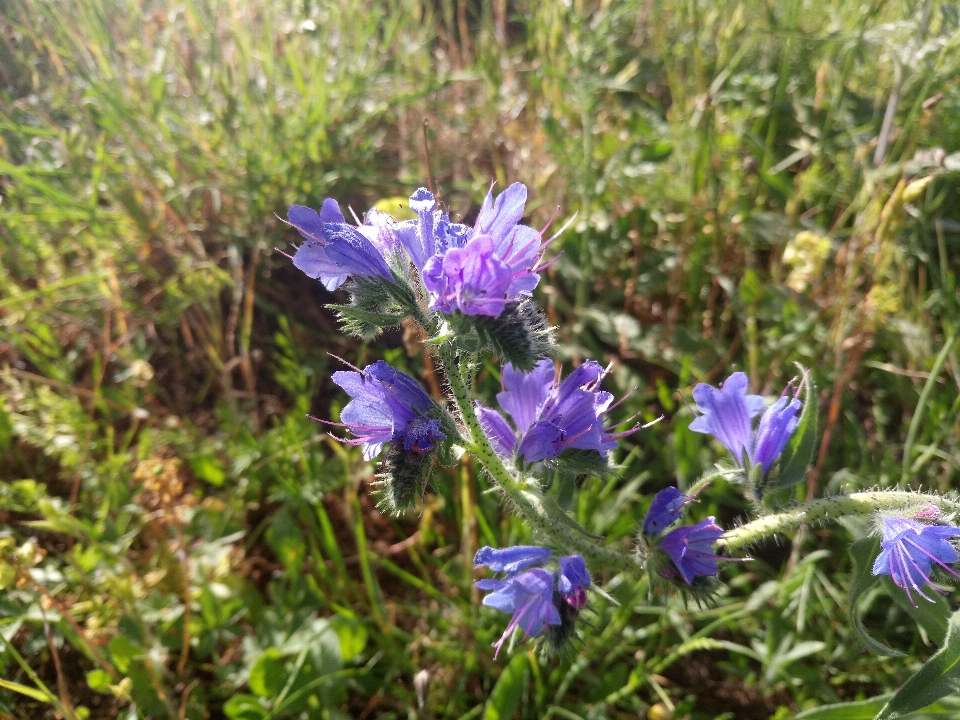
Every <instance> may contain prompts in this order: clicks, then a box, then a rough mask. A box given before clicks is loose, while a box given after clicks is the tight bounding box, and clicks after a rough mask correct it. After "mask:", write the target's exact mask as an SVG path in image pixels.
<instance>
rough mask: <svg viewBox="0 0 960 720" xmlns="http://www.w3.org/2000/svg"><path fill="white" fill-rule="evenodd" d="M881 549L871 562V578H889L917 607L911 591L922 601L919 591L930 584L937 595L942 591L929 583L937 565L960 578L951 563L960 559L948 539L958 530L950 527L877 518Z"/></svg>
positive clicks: (923, 596) (959, 532)
mask: <svg viewBox="0 0 960 720" xmlns="http://www.w3.org/2000/svg"><path fill="white" fill-rule="evenodd" d="M880 533H881V537H882V540H881V542H880V547H881V548H882V550H881V551H880V554H879V555H878V556H877V559H876V562H874V563H873V574H874V575H889V576H890V577H891V578H892V579H893V583H894V585H896V586H897V587H899V588H903V589H904V590H906V592H907V597H908V598H909V599H910V602H911V603H913V605H914V606H916V604H917V603H916V602H915V601H914V599H913V595H912V594H911V592H910V591H911V589H912V590H913V591H914V592H916V593H917V595H919V596H920V597H922V598H923V599H924V600H929V601H930V602H933V600H932V599H931V598H929V597H927V596H926V595H925V594H924V593H923V590H922V589H921V588H923V587H924V586H925V585H928V584H929V585H930V587H932V588H933V589H934V590H935V591H937V592H938V593H943V590H941V589H940V588H938V587H937V586H936V585H934V584H932V583H931V582H930V572H931V571H932V569H933V565H934V564H937V565H939V566H940V567H941V568H943V569H944V570H946V571H947V572H948V573H950V574H951V575H953V576H954V577H956V578H960V574H958V573H957V572H956V571H955V570H954V569H953V568H951V567H950V564H952V563H955V562H957V561H958V560H960V555H958V554H957V549H956V548H955V547H954V546H953V544H952V543H951V542H950V540H949V538H952V537H957V536H960V528H958V527H953V526H952V525H927V524H924V523H921V522H918V521H917V520H914V519H911V518H905V517H896V516H890V515H881V516H880Z"/></svg>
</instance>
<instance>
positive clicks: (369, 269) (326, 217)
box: [287, 198, 393, 290]
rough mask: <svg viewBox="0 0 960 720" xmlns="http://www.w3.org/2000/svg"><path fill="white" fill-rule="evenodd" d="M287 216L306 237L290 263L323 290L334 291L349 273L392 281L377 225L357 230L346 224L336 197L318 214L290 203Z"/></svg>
mask: <svg viewBox="0 0 960 720" xmlns="http://www.w3.org/2000/svg"><path fill="white" fill-rule="evenodd" d="M287 219H288V220H289V221H290V224H291V225H293V226H294V227H295V228H296V229H297V231H298V232H299V233H300V234H301V235H302V236H303V237H304V238H305V239H306V242H304V243H303V244H302V245H300V247H299V248H298V249H297V252H296V254H295V255H294V256H293V264H294V265H295V266H296V267H297V268H299V269H300V270H302V271H303V272H304V273H306V275H307V276H309V277H312V278H315V279H319V280H320V282H322V283H323V285H324V287H325V288H327V290H336V289H337V288H338V287H340V285H342V284H343V283H344V281H345V280H346V279H347V278H348V277H350V276H356V277H382V278H384V279H386V280H388V281H390V282H393V276H392V274H391V272H390V268H389V267H388V266H387V263H386V261H385V260H384V250H385V248H386V243H384V242H381V241H380V240H379V238H380V236H381V233H380V230H379V228H364V229H363V230H362V231H361V229H358V228H356V227H354V226H352V225H348V224H347V222H346V220H345V219H344V217H343V213H341V212H340V206H339V205H337V201H336V200H332V199H330V198H327V199H326V200H324V201H323V206H322V207H321V209H320V212H319V213H317V211H316V210H313V209H311V208H308V207H304V206H302V205H293V206H291V207H290V210H289V211H288V212H287ZM368 236H373V237H374V239H375V241H371V239H370V237H368Z"/></svg>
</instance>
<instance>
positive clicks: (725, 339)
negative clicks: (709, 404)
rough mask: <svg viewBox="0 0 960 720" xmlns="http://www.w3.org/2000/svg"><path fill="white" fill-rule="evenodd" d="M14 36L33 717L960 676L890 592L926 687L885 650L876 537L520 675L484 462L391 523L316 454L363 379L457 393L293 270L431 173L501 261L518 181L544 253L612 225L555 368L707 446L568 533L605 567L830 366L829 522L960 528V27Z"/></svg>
mask: <svg viewBox="0 0 960 720" xmlns="http://www.w3.org/2000/svg"><path fill="white" fill-rule="evenodd" d="M0 8H2V12H0V93H2V94H0V200H2V202H0V250H2V252H0V387H2V398H0V523H2V525H0V558H2V562H0V584H2V585H3V586H4V587H5V589H4V590H3V591H2V594H0V638H2V640H3V644H4V651H3V654H2V655H0V676H2V677H3V678H5V679H4V680H3V681H2V682H0V718H6V717H13V718H18V719H19V718H40V717H50V718H53V717H63V718H70V719H73V718H77V719H79V720H83V719H85V718H87V717H90V718H136V717H157V718H170V719H171V720H173V719H174V718H178V719H182V718H190V719H191V720H193V719H199V718H231V719H232V720H264V719H265V718H270V719H273V718H277V719H280V718H327V717H330V718H334V717H356V718H372V717H420V718H434V717H436V718H440V717H443V718H465V717H475V718H480V717H483V718H488V717H489V718H508V717H522V718H546V717H555V718H605V717H611V718H621V717H622V718H626V717H637V716H638V715H639V716H643V715H644V714H645V713H646V714H647V716H648V717H650V718H662V717H668V716H669V714H670V713H672V714H673V716H674V717H677V718H680V717H690V718H695V719H699V718H715V717H727V718H766V717H777V718H788V717H792V716H793V714H794V713H795V712H797V711H799V710H802V709H805V708H813V707H818V706H821V705H824V704H828V703H832V702H838V701H841V700H857V699H865V698H870V697H873V696H877V695H880V694H882V693H884V692H887V691H890V690H893V689H895V688H896V687H898V686H899V685H901V684H902V682H903V681H904V679H905V678H906V677H908V676H909V674H910V673H911V671H912V670H914V669H915V668H916V667H917V665H918V664H919V663H920V662H921V661H922V660H923V659H925V658H926V657H928V656H929V655H930V654H931V652H932V651H933V647H932V644H931V643H936V642H938V641H939V640H942V628H940V632H941V634H940V637H938V636H937V634H938V629H937V627H935V626H934V625H935V624H934V625H931V624H930V623H927V624H924V623H923V621H922V618H921V622H920V625H919V629H918V625H917V622H916V621H915V619H914V617H913V615H911V614H910V613H909V612H908V610H909V607H904V605H905V603H904V602H899V603H897V602H894V603H891V602H889V600H888V598H889V597H890V595H891V594H890V593H888V592H886V590H878V589H874V590H872V591H870V592H869V593H867V595H866V596H864V597H861V598H859V608H860V612H861V615H862V618H863V620H864V622H865V623H866V625H867V627H868V628H869V631H870V632H871V634H872V635H874V636H875V637H877V638H881V639H883V640H884V642H886V643H888V644H889V645H891V646H893V647H894V648H896V649H898V650H900V651H902V652H903V653H904V654H903V655H902V656H901V657H896V658H880V657H876V656H873V655H870V654H868V653H867V652H866V651H865V649H864V647H863V645H862V644H861V643H860V641H859V640H858V638H857V636H856V635H855V634H854V631H853V629H852V627H851V621H850V618H849V614H848V607H847V590H848V586H849V574H850V572H851V566H850V561H849V559H848V556H847V550H846V548H847V546H848V544H849V541H850V540H851V539H856V538H859V537H863V536H864V535H865V534H866V533H867V532H868V530H869V528H866V527H863V526H857V525H854V524H850V525H848V526H845V527H843V528H836V527H835V528H830V529H826V528H808V529H805V530H802V531H801V532H800V533H799V534H798V535H797V536H796V537H795V538H789V539H788V538H784V539H783V540H782V542H779V543H770V544H767V545H764V546H761V547H757V548H754V551H753V556H754V558H755V559H754V561H753V562H749V563H742V564H740V563H738V564H733V563H731V564H729V565H726V566H725V567H724V570H723V578H724V580H726V584H725V585H724V586H723V589H722V590H721V591H720V592H719V594H718V596H717V597H716V598H714V600H713V601H712V602H710V603H708V604H705V605H703V606H700V607H698V606H695V605H690V606H687V605H685V604H684V602H683V601H682V599H681V598H679V597H675V596H674V597H664V596H663V595H657V596H651V594H650V588H649V587H648V586H647V582H646V580H641V581H636V580H634V579H629V580H628V579H626V578H625V577H602V578H596V580H598V581H599V582H600V583H601V584H602V586H603V587H604V588H605V589H606V591H607V592H608V593H609V594H610V596H611V597H612V598H613V599H614V600H615V601H616V604H615V603H614V602H610V601H605V600H603V599H601V598H596V599H591V610H590V612H588V613H587V618H586V620H587V622H586V627H585V628H584V632H583V636H582V638H581V639H580V640H579V641H578V643H577V645H576V647H575V648H574V650H573V651H572V652H571V653H570V654H569V655H568V656H564V657H557V658H546V657H541V656H539V655H538V654H537V653H536V652H534V651H533V650H531V649H530V647H529V646H528V645H517V646H516V647H514V648H513V649H512V650H511V651H510V652H504V653H502V654H501V657H500V659H499V660H497V661H494V659H493V652H492V649H491V648H490V644H491V642H493V641H494V640H495V639H496V638H497V637H498V636H499V635H500V633H501V632H502V628H503V625H504V617H503V616H502V615H498V614H497V613H495V612H494V611H492V610H490V609H488V608H483V607H482V606H480V604H479V595H478V593H477V591H476V590H475V589H474V588H473V586H472V581H473V579H474V572H473V568H472V557H473V553H474V552H475V550H476V549H477V548H478V547H479V546H482V545H487V544H489V545H493V546H503V545H506V544H511V543H518V542H530V541H532V540H535V538H531V537H530V534H529V530H528V528H527V527H526V526H525V525H524V524H523V523H522V522H521V521H519V520H518V519H515V518H513V517H511V515H510V514H509V513H507V512H505V511H504V508H503V507H502V506H501V502H500V498H499V497H498V496H496V495H494V494H491V493H490V492H488V489H487V487H486V485H485V483H484V481H483V479H482V478H481V477H479V476H478V473H477V472H476V468H474V467H473V466H472V465H471V464H469V463H466V464H464V465H463V466H462V467H460V468H458V469H455V470H452V471H444V472H443V473H438V474H437V475H436V476H435V477H434V478H433V479H432V480H431V487H430V489H429V492H428V493H427V494H426V496H425V498H424V500H423V503H422V507H421V508H420V510H419V512H417V513H414V514H410V515H407V516H403V517H401V518H392V517H389V516H385V515H382V514H380V513H379V512H378V511H377V510H376V508H375V503H376V500H375V498H374V497H372V492H371V491H372V487H371V483H372V481H373V479H374V478H373V474H374V472H375V470H376V468H374V467H371V465H370V464H369V463H365V462H363V461H362V459H361V458H360V456H359V453H357V452H354V451H353V450H352V449H350V448H345V447H344V446H342V445H339V444H337V443H336V442H333V441H332V440H331V439H330V438H329V437H327V436H326V435H325V433H324V431H323V429H322V428H321V427H320V426H319V425H318V424H316V423H314V422H313V421H312V420H310V419H308V418H307V417H306V416H307V414H308V413H309V414H313V415H316V416H319V417H324V418H328V417H334V418H335V417H337V416H338V415H337V413H338V411H339V409H340V408H341V407H342V406H343V404H344V402H345V398H344V396H343V395H342V393H339V392H338V391H336V388H335V387H334V386H333V385H332V383H331V382H330V379H329V375H330V373H331V372H332V370H333V369H336V363H335V361H334V360H332V359H331V358H330V356H329V353H334V354H336V355H339V356H341V357H344V358H346V359H348V360H349V361H350V362H353V363H355V364H357V365H362V364H365V363H367V362H371V361H373V360H375V359H377V358H380V357H384V358H386V359H388V360H390V361H391V362H392V363H394V364H395V365H396V366H397V367H400V368H402V369H405V370H407V371H408V372H410V373H411V374H414V375H417V376H423V377H424V378H425V379H426V380H427V381H428V384H429V382H433V383H434V384H435V385H434V386H435V387H437V385H436V383H437V380H436V378H435V377H433V376H432V375H431V372H432V371H431V367H432V365H431V364H430V363H429V362H425V359H424V357H423V356H422V354H418V353H417V352H415V343H413V342H411V341H410V339H411V338H410V335H405V334H404V332H393V333H388V334H386V335H385V336H383V337H382V338H380V339H378V340H375V341H372V342H363V343H361V342H358V341H356V340H353V339H350V338H347V337H346V336H344V335H341V334H339V333H338V330H337V326H336V322H335V319H334V317H333V315H332V313H330V312H329V311H327V310H326V309H325V307H324V305H325V304H327V303H330V302H335V301H336V300H337V296H336V295H332V294H330V293H327V292H326V291H324V290H323V288H322V287H321V286H320V285H319V283H317V282H315V281H310V280H308V279H307V278H305V277H303V276H302V275H301V274H300V273H299V272H298V271H296V270H295V269H293V268H292V267H291V266H290V263H289V261H288V260H287V259H286V258H285V257H284V256H283V255H282V254H281V253H279V252H276V251H275V250H274V248H280V249H289V247H290V244H291V243H293V242H294V241H295V240H296V238H295V233H293V232H291V230H290V229H289V228H288V227H287V226H285V225H284V224H283V223H282V222H281V221H280V220H279V219H278V216H280V217H282V216H283V215H284V214H285V211H286V209H287V207H288V206H289V205H290V204H291V203H294V202H296V203H300V204H306V205H312V206H318V205H319V204H320V202H321V201H322V199H323V198H324V197H331V196H332V197H336V198H338V199H340V200H341V202H342V203H344V202H345V203H349V204H351V205H352V207H353V208H354V209H356V210H357V212H358V213H359V212H361V211H362V210H363V209H364V208H367V207H369V206H371V205H372V204H373V203H374V202H377V201H379V200H383V199H387V200H386V201H385V203H384V206H392V207H396V206H397V205H398V204H399V203H400V202H403V201H404V198H405V197H406V196H407V195H408V194H409V193H410V192H411V191H412V190H413V189H414V188H416V187H417V186H419V185H422V184H424V183H425V182H426V180H427V173H428V171H429V172H430V174H431V175H432V177H431V180H432V182H434V183H435V184H436V186H438V187H439V188H440V189H441V190H442V197H443V201H444V203H445V204H447V205H448V206H449V208H450V210H451V213H453V214H456V215H460V216H462V217H463V218H465V219H466V220H468V221H469V220H472V218H473V214H474V213H475V212H476V209H477V208H478V206H479V201H480V200H481V199H482V196H483V193H485V192H486V190H487V187H488V185H489V183H490V182H491V181H493V180H496V181H497V182H498V183H499V185H500V187H504V186H505V184H508V183H510V182H514V181H521V182H524V183H526V184H527V185H528V186H529V187H530V194H531V203H530V204H529V205H528V209H529V216H528V220H529V221H530V224H533V225H537V226H542V225H543V224H544V223H545V222H546V220H547V219H548V218H549V217H550V215H551V214H552V212H553V210H554V208H555V207H557V206H559V207H560V218H561V219H565V218H567V217H570V216H571V215H572V214H573V213H574V212H576V213H577V217H576V220H575V221H574V223H573V225H572V226H571V228H570V229H569V230H568V231H567V232H566V233H565V234H564V235H563V236H562V237H561V238H560V239H559V240H558V241H557V242H556V243H555V245H554V248H555V249H556V250H557V251H562V252H563V255H562V257H561V258H560V260H559V261H558V262H557V263H556V264H555V265H553V266H552V267H551V269H550V270H549V272H548V277H547V278H546V280H545V281H544V282H543V283H542V284H541V290H538V299H539V300H540V301H541V303H543V304H545V306H546V307H547V308H548V312H549V316H550V319H551V321H552V322H553V323H554V324H555V325H556V326H557V328H558V329H557V336H558V340H559V341H560V345H559V348H560V349H559V354H560V357H561V358H562V359H563V360H564V361H566V362H578V361H580V360H582V359H584V358H587V357H593V358H606V359H616V360H617V365H616V369H615V370H614V372H613V375H612V378H611V380H608V381H607V382H608V383H609V385H610V389H611V390H612V391H615V392H616V394H618V395H620V394H622V393H623V392H625V391H627V390H629V389H630V388H632V387H634V386H636V387H638V388H639V389H638V391H637V392H636V393H635V394H634V395H633V396H631V398H630V400H629V401H628V402H627V403H625V407H624V417H626V416H627V415H630V414H632V413H641V416H642V417H643V418H645V419H646V420H653V419H654V418H656V417H658V416H660V415H661V414H666V416H667V417H668V418H669V420H668V421H667V422H663V423H660V424H658V425H655V426H653V427H651V428H649V429H647V430H644V431H643V432H640V433H637V434H636V435H635V436H633V437H632V438H630V439H629V440H627V441H625V442H624V443H623V446H622V449H621V452H620V456H619V458H618V460H619V461H620V463H621V464H622V466H623V468H622V471H621V473H620V475H619V476H615V477H610V478H607V479H603V480H598V479H590V480H588V481H586V482H585V483H583V484H582V485H581V486H580V487H579V488H578V490H577V493H576V496H575V498H573V504H572V513H573V514H574V516H575V517H576V519H577V520H578V521H579V522H580V523H581V524H583V525H584V526H585V527H586V528H587V529H589V530H590V531H592V532H596V533H599V534H603V535H605V536H606V537H607V539H608V541H610V542H616V541H618V540H622V539H626V538H629V537H630V536H631V535H632V534H633V533H634V532H635V527H636V523H637V521H638V520H639V519H641V518H642V515H643V512H644V510H645V507H646V505H647V503H648V501H649V497H650V496H651V495H652V494H653V492H655V491H657V490H659V489H661V488H662V487H664V486H666V485H667V484H671V483H677V484H679V485H680V486H681V487H684V486H687V485H689V484H690V483H692V482H693V481H694V480H695V479H696V478H697V477H698V476H699V475H700V473H702V472H703V471H704V470H705V469H707V468H709V467H710V466H711V464H712V463H713V462H714V461H715V460H717V459H719V458H720V455H719V453H718V452H717V448H714V447H713V446H711V445H710V444H709V443H708V442H706V440H705V438H704V437H703V436H699V435H696V434H695V433H692V432H691V431H689V429H688V428H687V425H688V424H689V422H690V420H691V419H692V415H691V413H690V412H689V411H688V410H687V409H686V408H685V406H684V404H683V402H682V397H686V398H689V390H690V388H691V387H692V385H693V384H694V383H695V382H698V381H712V382H714V383H716V382H718V381H719V380H722V379H723V378H724V377H725V376H726V375H727V374H728V373H729V372H730V371H731V370H732V369H734V368H739V369H743V370H746V371H747V372H748V373H749V375H750V377H751V381H752V385H753V390H754V391H757V392H763V393H766V394H777V393H779V391H780V389H781V388H782V387H783V385H784V384H785V383H786V381H787V380H789V379H790V378H791V377H793V376H794V375H796V374H797V369H796V367H795V365H794V363H796V362H799V363H800V364H802V365H803V366H804V367H808V368H811V369H812V372H813V377H814V378H815V380H816V382H817V383H818V386H819V387H820V389H821V393H820V410H821V428H822V438H821V443H820V446H819V448H820V449H819V453H818V455H817V456H816V461H815V465H814V467H813V468H812V470H811V471H810V473H809V475H808V477H807V483H806V485H805V486H804V487H802V488H801V489H800V490H799V491H798V497H804V496H806V497H813V496H816V495H821V494H825V493H837V492H843V491H854V490H858V489H862V488H891V487H894V486H895V485H897V484H901V486H903V487H908V488H920V487H923V488H926V489H933V490H937V491H949V490H952V489H956V487H957V483H958V482H960V412H958V411H960V347H958V344H957V333H958V331H960V307H958V295H957V288H956V278H957V274H958V272H960V210H958V208H960V183H958V175H957V171H958V170H960V113H958V112H957V111H958V109H960V87H958V84H957V78H958V77H960V75H958V69H960V30H958V21H957V17H958V15H957V8H956V6H955V5H950V4H936V5H934V4H933V3H931V2H920V3H916V4H909V3H899V2H891V1H889V0H886V1H885V0H873V1H872V2H864V3H843V4H837V5H836V6H834V5H833V4H831V3H826V2H823V1H822V0H806V1H804V2H800V1H793V2H786V3H769V2H760V1H759V0H743V1H741V2H723V1H720V0H690V1H689V2H682V3H671V2H663V1H661V0H644V1H643V2H639V1H637V2H607V1H602V2H597V3H590V4H588V3H585V2H582V1H581V0H571V2H567V3H561V2H544V3H538V2H516V3H514V2H507V1H506V0H495V1H494V2H492V3H467V2H466V1H465V0H457V1H456V2H454V0H439V1H438V2H435V3H420V2H415V1H414V0H390V1H388V2H361V1H360V0H352V1H350V2H327V1H326V0H306V1H305V2H302V3H268V2H262V1H261V0H230V1H229V2H217V1H215V0H187V1H186V2H183V3H173V2H168V1H167V0H156V1H154V2H148V3H142V4H136V3H119V2H111V1H109V0H68V1H66V2H52V1H51V0H0ZM891 97H893V101H892V102H891ZM888 108H890V110H889V113H890V120H889V121H888V122H885V120H884V118H885V115H887V114H888ZM425 144H426V145H427V146H428V147H429V168H428V165H427V161H426V154H425ZM407 332H412V329H408V330H407ZM496 387H497V370H496V364H495V362H494V361H493V360H491V361H490V362H489V363H488V365H487V366H486V369H485V372H484V373H482V374H481V378H480V382H479V390H480V391H481V392H490V393H492V392H494V391H495V389H496ZM701 497H702V500H701V501H700V505H699V508H698V512H702V514H704V515H706V514H714V515H716V516H718V518H720V521H721V522H722V524H724V525H725V526H731V525H733V524H735V523H736V522H738V521H740V520H742V519H744V518H745V517H746V516H747V513H748V512H749V511H750V508H749V507H748V506H747V505H746V503H745V502H744V501H743V500H742V499H741V498H740V496H739V495H738V494H737V493H736V492H735V490H734V489H733V488H731V487H728V486H727V485H726V484H724V483H723V482H718V483H715V484H714V485H713V486H712V487H710V488H709V489H708V490H706V491H705V492H704V493H703V495H702V496H701ZM3 543H6V544H3ZM28 569H29V570H30V572H27V570H28ZM894 597H896V596H894ZM953 598H954V599H955V596H953ZM418 673H425V674H426V675H420V678H421V683H420V684H419V685H418V683H417V681H415V678H416V677H417V676H418ZM423 677H427V678H428V680H429V681H428V682H427V683H423V682H422V678H423ZM945 712H947V711H945Z"/></svg>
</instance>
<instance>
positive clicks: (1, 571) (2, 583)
mask: <svg viewBox="0 0 960 720" xmlns="http://www.w3.org/2000/svg"><path fill="white" fill-rule="evenodd" d="M16 579H17V571H16V568H14V567H13V566H12V565H8V564H7V563H5V562H2V561H0V590H3V589H4V588H5V587H7V586H8V585H10V584H11V583H12V582H13V581H14V580H16Z"/></svg>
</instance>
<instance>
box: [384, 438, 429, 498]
mask: <svg viewBox="0 0 960 720" xmlns="http://www.w3.org/2000/svg"><path fill="white" fill-rule="evenodd" d="M436 460H437V453H432V452H431V453H422V452H415V451H412V450H404V448H403V443H394V444H393V445H391V447H390V449H389V450H388V451H387V453H386V455H385V456H384V458H383V461H382V462H381V464H380V472H379V473H377V481H376V483H375V485H376V490H375V491H374V494H375V495H376V497H377V507H378V508H380V510H381V512H383V513H386V514H388V515H401V514H403V513H404V512H407V511H408V510H413V509H415V508H416V505H417V497H423V493H424V491H425V489H426V486H427V481H428V480H429V479H430V471H431V470H432V468H433V466H434V463H435V462H436Z"/></svg>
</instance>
